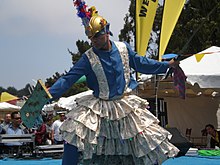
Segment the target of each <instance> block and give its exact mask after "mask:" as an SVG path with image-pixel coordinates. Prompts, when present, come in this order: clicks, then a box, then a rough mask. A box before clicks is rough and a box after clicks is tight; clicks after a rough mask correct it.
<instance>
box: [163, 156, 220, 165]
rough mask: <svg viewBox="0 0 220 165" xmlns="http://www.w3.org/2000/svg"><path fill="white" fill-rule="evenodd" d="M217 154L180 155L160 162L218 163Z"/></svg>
mask: <svg viewBox="0 0 220 165" xmlns="http://www.w3.org/2000/svg"><path fill="white" fill-rule="evenodd" d="M219 164H220V157H219V156H210V157H205V156H191V157H190V156H181V157H177V158H170V159H168V160H166V161H165V162H163V163H162V165H219Z"/></svg>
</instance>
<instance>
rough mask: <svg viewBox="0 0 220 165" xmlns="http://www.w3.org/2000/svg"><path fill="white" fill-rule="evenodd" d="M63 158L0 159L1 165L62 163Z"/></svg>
mask: <svg viewBox="0 0 220 165" xmlns="http://www.w3.org/2000/svg"><path fill="white" fill-rule="evenodd" d="M61 162H62V161H61V159H51V158H48V159H41V160H15V159H7V158H5V159H3V160H0V165H61Z"/></svg>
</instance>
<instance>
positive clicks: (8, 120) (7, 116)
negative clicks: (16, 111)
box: [1, 113, 11, 127]
mask: <svg viewBox="0 0 220 165" xmlns="http://www.w3.org/2000/svg"><path fill="white" fill-rule="evenodd" d="M10 123H11V114H10V113H7V114H5V118H4V121H3V123H2V124H1V126H2V127H5V126H6V125H9V124H10Z"/></svg>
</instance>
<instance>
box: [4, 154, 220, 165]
mask: <svg viewBox="0 0 220 165" xmlns="http://www.w3.org/2000/svg"><path fill="white" fill-rule="evenodd" d="M61 163H62V161H61V159H50V158H48V159H41V160H14V159H6V158H5V159H3V160H0V165H61ZM219 164H220V157H219V156H195V157H193V156H192V157H189V156H181V157H177V158H170V159H168V160H166V161H165V162H164V163H163V164H162V165H219ZM68 165H71V164H68Z"/></svg>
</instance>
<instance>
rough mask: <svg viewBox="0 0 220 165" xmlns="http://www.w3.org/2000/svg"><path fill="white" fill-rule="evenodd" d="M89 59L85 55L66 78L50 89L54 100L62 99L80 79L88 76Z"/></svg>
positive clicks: (61, 78)
mask: <svg viewBox="0 0 220 165" xmlns="http://www.w3.org/2000/svg"><path fill="white" fill-rule="evenodd" d="M87 65H88V59H87V57H86V56H85V55H83V56H82V57H81V58H80V59H79V61H78V62H77V63H76V64H75V65H74V66H73V67H72V68H71V69H70V70H69V72H67V73H66V74H65V75H64V76H62V77H60V78H59V79H58V80H57V81H56V82H55V83H54V84H53V85H52V86H51V87H50V89H49V92H50V94H51V95H52V97H53V98H52V100H55V99H57V98H59V97H61V96H62V95H63V94H64V93H65V92H66V91H67V90H68V89H69V88H70V87H71V86H72V85H73V84H74V83H75V82H76V81H77V80H78V79H80V78H81V77H82V76H83V75H86V74H87V73H86V70H87V69H86V67H87Z"/></svg>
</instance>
